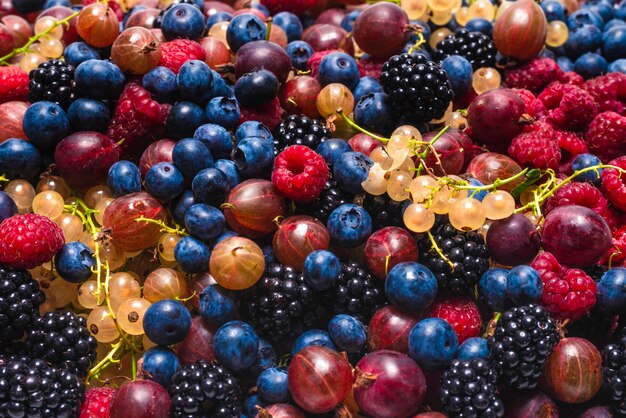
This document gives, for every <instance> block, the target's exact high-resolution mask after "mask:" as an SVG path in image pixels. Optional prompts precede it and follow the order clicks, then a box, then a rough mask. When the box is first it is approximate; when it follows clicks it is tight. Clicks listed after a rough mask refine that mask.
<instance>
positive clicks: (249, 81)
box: [235, 69, 279, 108]
mask: <svg viewBox="0 0 626 418" xmlns="http://www.w3.org/2000/svg"><path fill="white" fill-rule="evenodd" d="M278 88H279V82H278V79H277V78H276V76H275V75H274V74H273V73H272V72H270V71H268V70H265V69H256V70H253V71H251V72H249V73H246V74H244V75H242V76H241V77H239V78H238V79H237V81H236V83H235V97H236V98H237V101H238V102H239V103H240V105H241V106H243V107H252V108H254V107H259V106H262V105H264V104H267V103H269V102H271V101H272V100H274V98H275V97H276V96H277V95H278Z"/></svg>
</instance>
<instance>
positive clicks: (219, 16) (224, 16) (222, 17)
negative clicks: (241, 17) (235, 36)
mask: <svg viewBox="0 0 626 418" xmlns="http://www.w3.org/2000/svg"><path fill="white" fill-rule="evenodd" d="M232 19H233V15H232V14H230V13H228V12H216V13H214V14H212V15H211V16H210V17H209V18H208V19H207V20H206V28H207V30H209V29H211V28H212V27H213V25H215V24H217V23H220V22H230V21H231V20H232Z"/></svg>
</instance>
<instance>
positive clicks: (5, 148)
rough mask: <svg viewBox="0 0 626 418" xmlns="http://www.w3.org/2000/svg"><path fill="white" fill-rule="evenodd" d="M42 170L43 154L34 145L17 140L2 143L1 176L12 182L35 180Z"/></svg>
mask: <svg viewBox="0 0 626 418" xmlns="http://www.w3.org/2000/svg"><path fill="white" fill-rule="evenodd" d="M41 170H42V160H41V154H40V153H39V151H38V150H37V147H35V146H34V145H33V144H32V143H30V142H28V141H24V140H23V139H16V138H10V139H7V140H6V141H4V142H2V143H0V174H3V175H4V176H6V177H7V178H9V179H11V180H14V179H26V180H35V179H36V178H37V177H38V176H39V174H40V173H41Z"/></svg>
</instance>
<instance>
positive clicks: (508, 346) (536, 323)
mask: <svg viewBox="0 0 626 418" xmlns="http://www.w3.org/2000/svg"><path fill="white" fill-rule="evenodd" d="M559 340H560V336H559V333H558V331H557V328H556V322H555V321H554V319H552V317H551V316H550V314H549V313H548V311H546V310H545V308H544V307H542V306H539V305H526V306H519V307H516V308H513V309H509V310H508V311H506V312H504V313H503V314H502V317H501V318H500V319H499V320H498V323H497V324H496V329H495V332H494V335H493V337H492V338H490V339H489V359H490V361H491V364H492V365H493V367H495V369H496V370H497V372H498V374H499V377H500V380H501V381H500V383H501V384H504V385H506V386H510V387H512V388H516V389H533V388H534V387H536V386H537V382H538V380H539V376H541V372H542V371H543V365H544V363H545V362H546V360H547V359H548V356H549V355H550V353H552V350H553V349H554V347H555V346H556V345H557V344H558V342H559Z"/></svg>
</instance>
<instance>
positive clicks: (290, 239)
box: [272, 216, 339, 271]
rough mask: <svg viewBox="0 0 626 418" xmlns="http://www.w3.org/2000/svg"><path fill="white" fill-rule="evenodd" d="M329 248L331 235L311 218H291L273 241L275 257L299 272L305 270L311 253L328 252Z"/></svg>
mask: <svg viewBox="0 0 626 418" xmlns="http://www.w3.org/2000/svg"><path fill="white" fill-rule="evenodd" d="M329 246H330V235H329V234H328V231H327V230H326V227H325V226H324V225H323V224H322V223H321V222H320V221H318V220H317V219H315V218H312V217H309V216H290V217H289V218H287V219H286V220H284V221H283V222H281V224H280V226H279V227H278V230H277V231H276V232H275V233H274V239H273V240H272V248H273V250H274V256H275V257H276V258H277V259H278V261H279V262H280V263H281V264H284V265H288V266H292V267H295V268H296V269H297V270H298V271H303V270H304V264H305V261H306V258H307V257H308V255H309V254H310V253H312V252H314V251H317V250H326V249H328V247H329ZM337 266H339V264H338V265H337Z"/></svg>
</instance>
